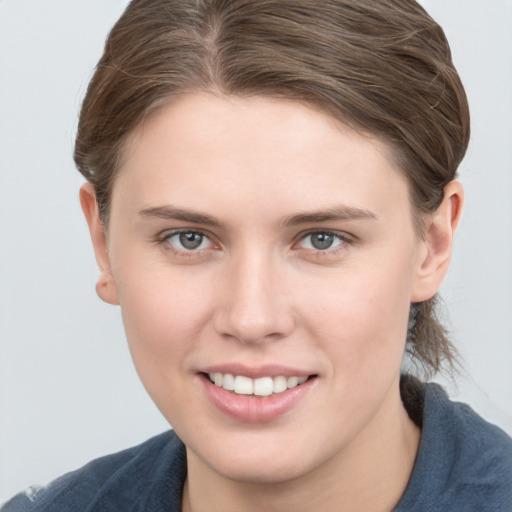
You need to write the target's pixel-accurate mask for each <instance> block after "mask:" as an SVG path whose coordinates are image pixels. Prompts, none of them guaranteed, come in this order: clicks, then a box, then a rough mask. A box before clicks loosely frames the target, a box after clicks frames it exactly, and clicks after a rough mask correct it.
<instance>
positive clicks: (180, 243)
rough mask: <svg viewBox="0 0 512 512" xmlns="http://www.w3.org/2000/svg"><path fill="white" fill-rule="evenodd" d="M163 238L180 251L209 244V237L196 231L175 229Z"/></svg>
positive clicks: (202, 247)
mask: <svg viewBox="0 0 512 512" xmlns="http://www.w3.org/2000/svg"><path fill="white" fill-rule="evenodd" d="M165 240H166V242H167V243H169V244H170V245H172V246H173V247H174V248H175V249H176V250H178V251H182V252H187V251H197V250H200V249H207V248H208V247H210V246H211V241H210V239H209V238H208V237H207V236H206V235H203V234H202V233H198V232H197V231H177V232H176V231H175V232H174V233H171V234H169V235H168V236H166V237H165Z"/></svg>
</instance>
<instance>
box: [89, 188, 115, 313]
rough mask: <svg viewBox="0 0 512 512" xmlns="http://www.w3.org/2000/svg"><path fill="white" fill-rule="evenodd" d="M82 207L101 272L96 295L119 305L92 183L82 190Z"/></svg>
mask: <svg viewBox="0 0 512 512" xmlns="http://www.w3.org/2000/svg"><path fill="white" fill-rule="evenodd" d="M80 205H81V206H82V211H83V212H84V215H85V219H86V221H87V224H88V226H89V233H90V235H91V241H92V245H93V248H94V254H95V256H96V262H97V264H98V267H99V271H100V274H99V277H98V282H97V283H96V293H97V294H98V296H99V297H100V299H102V300H103V301H105V302H107V303H109V304H114V305H117V304H119V299H118V295H117V287H116V284H115V282H114V278H113V276H112V272H111V270H110V259H109V254H108V248H107V239H106V236H105V231H104V229H103V223H102V221H101V219H100V216H99V212H98V203H97V201H96V194H95V192H94V187H93V186H92V184H91V183H85V184H84V185H82V187H81V188H80Z"/></svg>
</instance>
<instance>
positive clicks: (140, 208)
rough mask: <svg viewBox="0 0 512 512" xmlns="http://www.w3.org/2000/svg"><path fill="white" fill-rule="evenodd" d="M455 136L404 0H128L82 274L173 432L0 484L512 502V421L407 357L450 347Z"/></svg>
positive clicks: (369, 501)
mask: <svg viewBox="0 0 512 512" xmlns="http://www.w3.org/2000/svg"><path fill="white" fill-rule="evenodd" d="M468 138H469V115H468V110H467V102H466V98H465V94H464V90H463V88H462V85H461V83H460V80H459V78H458V75H457V73H456V71H455V69H454V68H453V65H452V63H451V59H450V52H449V48H448V45H447V42H446V40H445V38H444V35H443V33H442V31H441V29H440V28H439V27H438V26H437V25H436V24H435V23H434V22H433V21H432V20H431V19H430V18H429V17H428V15H427V14H426V13H425V12H424V11H423V9H422V8H421V7H419V6H418V5H417V4H416V3H415V2H412V1H393V2H386V3H383V2H380V1H378V0H374V1H367V2H364V3H362V2H360V1H348V0H346V1H342V0H337V1H332V2H321V3H320V2H312V1H311V0H309V1H306V0H294V1H292V0H281V1H275V0H274V1H270V0H260V1H258V2H254V1H249V0H245V1H242V0H236V1H204V2H197V1H181V2H170V1H169V0H167V1H162V0H160V1H158V0H135V1H133V2H132V3H131V4H130V5H129V6H128V8H127V10H126V11H125V13H124V15H123V16H122V18H121V19H120V20H119V22H118V23H117V24H116V26H115V27H114V29H113V31H112V32H111V34H110V36H109V39H108V41H107V45H106V48H105V53H104V56H103V58H102V60H101V61H100V63H99V65H98V68H97V71H96V73H95V76H94V77H93V79H92V81H91V84H90V86H89V90H88V92H87V96H86V98H85V101H84V104H83V106H82V112H81V118H80V124H79V129H78V135H77V142H76V151H75V159H76V163H77V166H78V168H79V170H80V171H81V172H82V174H83V175H84V176H85V177H86V179H87V180H88V183H87V184H86V185H84V186H83V187H82V189H81V203H82V208H83V210H84V213H85V216H86V219H87V221H88V224H89V228H90V232H91V238H92V242H93V246H94V249H95V254H96V259H97V262H98V265H99V268H100V277H99V280H98V283H97V292H98V294H99V296H100V297H101V298H102V299H103V300H105V301H106V302H109V303H114V304H120V306H121V310H122V313H123V319H124V323H125V329H126V333H127V339H128V343H129V346H130V350H131V353H132V357H133V359H134V362H135V366H136V368H137V371H138V373H139V375H140V377H141V380H142V382H143V383H144V385H145V387H146V389H147V391H148V393H149V394H150V396H151V398H152V399H153V400H154V402H155V403H156V405H157V406H158V407H159V409H160V410H161V412H162V413H163V415H164V416H165V417H166V419H167V420H168V421H169V423H170V424H172V426H173V428H174V432H175V433H174V432H173V433H167V434H164V435H162V436H159V437H157V438H153V439H151V440H149V441H148V442H147V443H145V444H144V445H141V446H140V447H136V448H133V449H131V450H128V451H125V452H122V453H120V454H116V455H112V456H109V457H106V458H104V459H100V460H97V461H94V462H92V463H91V464H90V465H88V466H86V467H85V468H83V469H82V470H79V471H78V472H75V473H72V474H69V475H66V476H64V477H63V478H62V479H60V480H58V481H56V482H55V483H54V484H52V485H51V486H50V487H49V488H47V489H45V490H40V491H37V492H35V493H33V494H31V495H30V496H27V495H24V496H18V497H16V498H14V500H13V501H12V502H11V503H10V504H7V505H6V506H5V508H4V510H6V511H9V510H102V511H103V510H151V511H153V510H155V511H156V510H184V511H198V510H199V511H216V510H219V511H229V510H233V511H250V510H261V509H265V508H266V509H268V510H336V511H337V510H351V511H353V510H376V511H378V510H383V511H385V510H508V509H510V507H511V506H512V496H511V494H512V491H511V489H510V487H511V475H512V468H511V462H510V461H511V450H512V448H511V443H510V440H509V439H508V438H507V437H506V436H505V435H504V434H503V433H502V432H501V431H499V429H497V428H495V427H493V426H491V425H489V424H487V423H485V422H484V421H483V420H481V419H480V418H479V417H478V416H476V415H475V414H474V413H473V412H471V411H470V410H469V409H467V408H466V407H464V406H461V405H458V404H454V403H451V402H450V401H449V400H448V399H447V398H446V395H444V393H443V391H442V390H441V389H440V388H438V387H436V386H433V385H425V384H422V383H421V382H420V381H419V380H416V379H414V378H413V377H410V376H408V375H405V374H404V375H402V370H401V368H402V360H403V354H404V351H405V350H407V352H408V353H409V354H411V356H412V360H411V361H412V363H413V364H414V363H416V365H417V366H418V369H419V368H421V367H423V369H424V370H425V373H427V374H429V373H435V372H437V371H438V370H439V369H440V368H441V366H442V364H443V362H447V363H448V364H450V363H452V362H453V360H454V351H453V348H452V347H451V345H450V343H449V341H448V340H447V338H446V336H445V332H444V329H443V327H442V326H441V325H440V324H439V323H438V322H437V321H436V319H435V314H434V302H435V294H436V292H437V290H438V288H439V286H440V284H441V282H442V279H443V277H444V275H445V273H446V270H447V267H448V263H449V260H450V256H451V247H452V240H453V233H454V230H455V228H456V225H457V222H458V220H459V218H460V213H461V208H462V203H463V191H462V187H461V185H460V184H459V183H458V182H457V181H456V179H455V177H456V170H457V167H458V165H459V163H460V161H461V160H462V157H463V156H464V152H465V150H466V147H467V142H468Z"/></svg>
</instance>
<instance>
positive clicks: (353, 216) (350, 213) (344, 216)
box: [282, 206, 377, 226]
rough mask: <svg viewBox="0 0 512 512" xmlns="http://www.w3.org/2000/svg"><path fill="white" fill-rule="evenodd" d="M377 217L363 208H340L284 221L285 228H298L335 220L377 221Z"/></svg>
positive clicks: (293, 216)
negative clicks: (298, 226) (300, 225)
mask: <svg viewBox="0 0 512 512" xmlns="http://www.w3.org/2000/svg"><path fill="white" fill-rule="evenodd" d="M376 218H377V215H376V214H375V213H373V212H372V211H370V210H365V209H363V208H352V207H347V206H339V207H334V208H329V209H327V210H321V211H317V212H305V213H299V214H297V215H292V216H290V217H285V218H284V219H283V222H282V223H283V225H284V226H297V225H299V224H310V223H319V222H329V221H334V220H338V221H339V220H342V221H348V220H362V219H376Z"/></svg>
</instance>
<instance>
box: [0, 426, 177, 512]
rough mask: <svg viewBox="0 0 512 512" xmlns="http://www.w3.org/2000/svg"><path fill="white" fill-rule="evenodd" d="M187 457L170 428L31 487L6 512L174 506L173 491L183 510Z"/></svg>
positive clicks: (85, 510)
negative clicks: (146, 439)
mask: <svg viewBox="0 0 512 512" xmlns="http://www.w3.org/2000/svg"><path fill="white" fill-rule="evenodd" d="M185 460H186V456H185V447H184V446H183V443H182V442H181V441H180V440H179V438H178V437H177V436H176V434H175V433H174V432H172V431H169V432H166V433H164V434H160V435H158V436H156V437H153V438H151V439H149V440H148V441H146V442H145V443H143V444H141V445H139V446H135V447H133V448H129V449H127V450H123V451H122V452H119V453H115V454H112V455H108V456H105V457H101V458H99V459H96V460H93V461H92V462H90V463H88V464H87V465H85V466H84V467H82V468H80V469H78V470H76V471H73V472H71V473H68V474H66V475H64V476H62V477H60V478H58V479H57V480H55V481H54V482H52V483H51V484H50V485H49V486H47V487H33V488H30V489H28V490H27V491H25V492H23V493H20V494H18V495H17V496H15V497H14V498H12V499H11V500H10V501H9V502H7V503H6V504H5V505H4V506H3V507H2V508H1V512H50V511H52V512H54V511H55V510H59V511H62V512H67V511H75V510H80V511H83V512H95V511H98V512H99V511H100V510H101V512H109V511H114V510H115V511H118V510H123V511H126V512H128V511H136V510H141V511H142V510H154V511H155V512H157V511H160V510H171V511H172V509H170V508H169V506H170V504H169V499H171V500H172V499H173V496H174V501H175V502H176V503H177V508H176V510H179V508H178V505H179V502H180V500H181V490H182V486H183V482H184V479H185V471H186V469H185V468H186V462H185ZM164 496H165V499H164ZM170 496H171V498H169V497H170ZM164 501H165V503H164Z"/></svg>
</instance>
